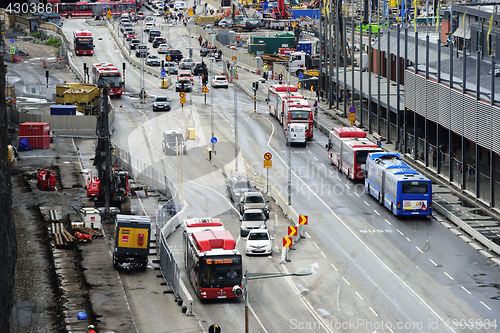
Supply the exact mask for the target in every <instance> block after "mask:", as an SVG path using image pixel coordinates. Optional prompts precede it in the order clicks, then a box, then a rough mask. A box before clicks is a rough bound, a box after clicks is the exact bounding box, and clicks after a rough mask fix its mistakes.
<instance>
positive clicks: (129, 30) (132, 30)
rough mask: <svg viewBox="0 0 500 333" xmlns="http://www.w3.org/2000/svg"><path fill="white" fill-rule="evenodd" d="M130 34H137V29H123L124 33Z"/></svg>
mask: <svg viewBox="0 0 500 333" xmlns="http://www.w3.org/2000/svg"><path fill="white" fill-rule="evenodd" d="M128 34H135V30H134V28H132V27H127V28H125V29H123V35H124V36H127V35H128Z"/></svg>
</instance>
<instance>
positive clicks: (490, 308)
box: [480, 301, 491, 311]
mask: <svg viewBox="0 0 500 333" xmlns="http://www.w3.org/2000/svg"><path fill="white" fill-rule="evenodd" d="M480 302H481V304H482V305H484V306H485V307H486V308H487V309H488V310H490V311H491V308H490V307H489V306H488V305H486V304H484V303H483V302H482V301H480Z"/></svg>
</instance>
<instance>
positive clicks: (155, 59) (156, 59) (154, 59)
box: [146, 54, 161, 67]
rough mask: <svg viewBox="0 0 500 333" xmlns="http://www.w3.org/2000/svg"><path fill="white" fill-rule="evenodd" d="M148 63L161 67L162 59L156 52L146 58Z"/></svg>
mask: <svg viewBox="0 0 500 333" xmlns="http://www.w3.org/2000/svg"><path fill="white" fill-rule="evenodd" d="M146 65H148V66H154V67H159V66H161V59H160V57H158V56H157V55H156V54H150V55H148V57H147V58H146Z"/></svg>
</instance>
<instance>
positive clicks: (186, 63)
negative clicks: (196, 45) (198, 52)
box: [179, 58, 194, 69]
mask: <svg viewBox="0 0 500 333" xmlns="http://www.w3.org/2000/svg"><path fill="white" fill-rule="evenodd" d="M193 67H194V61H193V59H190V58H184V59H182V60H181V61H179V68H180V69H191V68H193Z"/></svg>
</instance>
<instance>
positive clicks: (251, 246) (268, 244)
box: [245, 229, 273, 255]
mask: <svg viewBox="0 0 500 333" xmlns="http://www.w3.org/2000/svg"><path fill="white" fill-rule="evenodd" d="M272 244H273V238H272V237H271V235H269V231H267V229H252V230H250V231H249V232H248V236H247V243H246V246H245V253H246V255H249V254H269V255H272V254H273V249H272Z"/></svg>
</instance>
